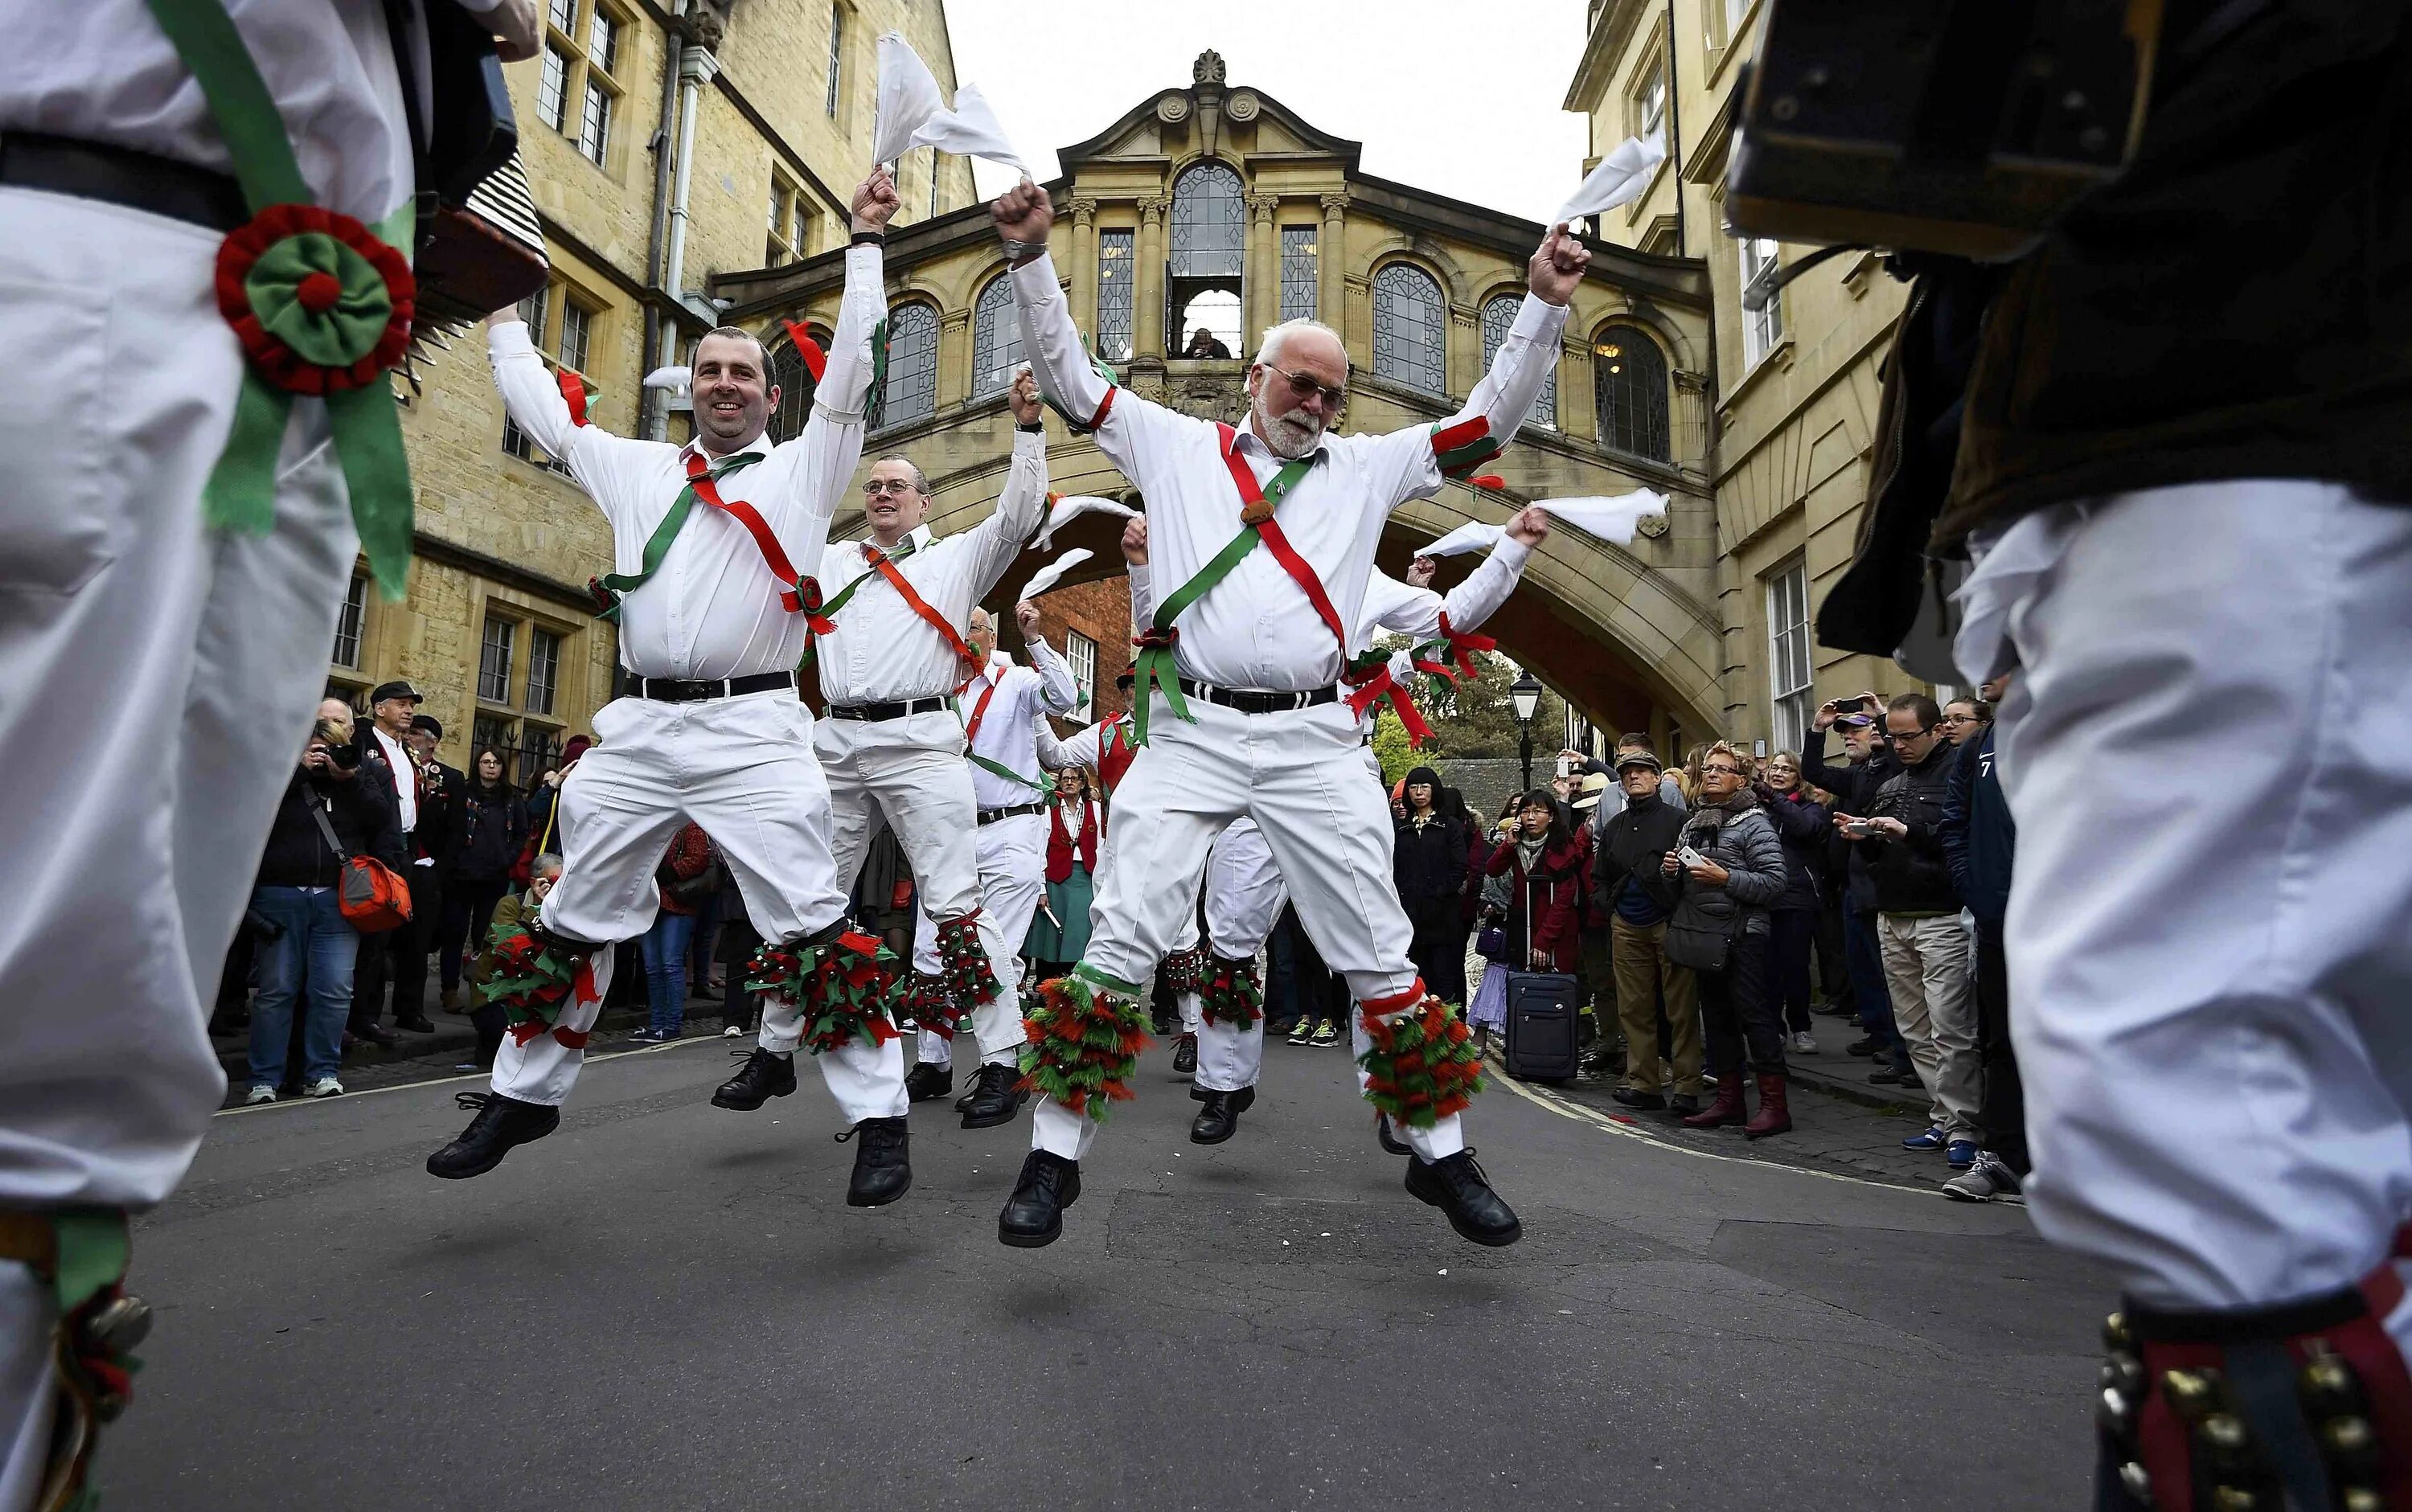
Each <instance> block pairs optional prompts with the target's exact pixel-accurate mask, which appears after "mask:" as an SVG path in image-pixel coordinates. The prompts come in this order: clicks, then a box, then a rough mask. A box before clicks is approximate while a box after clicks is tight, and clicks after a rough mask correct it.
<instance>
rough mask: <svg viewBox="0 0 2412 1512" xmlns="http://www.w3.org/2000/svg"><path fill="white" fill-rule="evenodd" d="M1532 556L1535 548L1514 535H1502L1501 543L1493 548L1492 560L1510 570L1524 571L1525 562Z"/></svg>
mask: <svg viewBox="0 0 2412 1512" xmlns="http://www.w3.org/2000/svg"><path fill="white" fill-rule="evenodd" d="M1532 557H1533V549H1532V548H1531V547H1529V546H1527V545H1525V544H1524V543H1523V542H1522V541H1520V540H1518V539H1517V538H1516V537H1515V536H1500V537H1499V544H1498V545H1496V546H1494V547H1493V548H1492V549H1491V560H1493V562H1496V563H1498V564H1499V565H1502V566H1504V567H1506V568H1507V569H1508V571H1510V572H1522V571H1523V570H1524V564H1525V563H1526V562H1529V561H1531V560H1532Z"/></svg>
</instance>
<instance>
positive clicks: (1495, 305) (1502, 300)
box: [1482, 294, 1566, 431]
mask: <svg viewBox="0 0 2412 1512" xmlns="http://www.w3.org/2000/svg"><path fill="white" fill-rule="evenodd" d="M1523 307H1524V299H1523V296H1522V295H1521V294H1493V296H1491V298H1489V299H1487V300H1485V301H1482V371H1483V372H1485V373H1488V372H1490V371H1491V360H1492V359H1493V358H1494V357H1496V356H1498V355H1499V348H1500V347H1502V346H1504V345H1507V344H1508V332H1509V331H1510V330H1514V329H1515V327H1516V315H1517V312H1519V311H1520V310H1522V309H1523ZM1494 313H1504V318H1502V319H1501V320H1499V321H1498V323H1497V324H1498V328H1499V333H1498V335H1497V336H1496V337H1495V338H1494V337H1493V335H1492V325H1493V319H1492V316H1493V314H1494ZM1565 355H1566V354H1565V352H1564V350H1563V349H1559V350H1558V351H1556V352H1555V354H1554V355H1553V356H1552V359H1551V361H1550V375H1549V377H1548V378H1547V379H1546V380H1544V381H1543V382H1542V384H1541V392H1540V397H1538V398H1537V399H1535V400H1534V401H1533V414H1532V417H1531V418H1532V423H1533V424H1535V425H1538V426H1540V427H1541V428H1542V429H1544V430H1547V431H1555V430H1556V429H1557V428H1558V368H1559V366H1560V365H1561V360H1562V359H1563V358H1564V357H1565Z"/></svg>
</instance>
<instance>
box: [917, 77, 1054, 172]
mask: <svg viewBox="0 0 2412 1512" xmlns="http://www.w3.org/2000/svg"><path fill="white" fill-rule="evenodd" d="M909 145H911V146H914V147H935V148H937V149H938V150H939V151H940V152H942V153H952V154H955V155H956V156H958V157H985V158H987V159H988V160H989V161H990V162H992V163H1003V164H1004V165H1006V166H1007V168H1011V169H1019V170H1020V171H1021V173H1022V177H1023V178H1028V177H1029V176H1030V170H1029V169H1026V168H1023V167H1022V159H1021V158H1019V157H1016V156H1014V155H1013V143H1011V142H1009V141H1007V140H1006V139H1005V127H1004V126H1002V125H998V124H997V119H996V111H995V110H992V109H990V107H989V103H988V97H987V96H986V95H982V94H981V93H980V92H979V86H978V85H977V84H965V85H964V86H963V88H961V89H959V90H956V91H955V108H954V109H953V110H940V111H939V112H938V113H937V114H935V115H934V116H932V117H931V118H930V119H929V120H928V121H926V122H924V123H923V124H922V125H921V127H920V129H919V130H918V131H916V132H914V133H913V139H912V141H911V143H910V144H909ZM883 161H884V159H883Z"/></svg>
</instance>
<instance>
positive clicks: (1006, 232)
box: [988, 179, 1055, 266]
mask: <svg viewBox="0 0 2412 1512" xmlns="http://www.w3.org/2000/svg"><path fill="white" fill-rule="evenodd" d="M988 213H989V214H990V216H991V217H992V218H993V219H994V220H995V222H996V234H997V235H999V236H1001V237H1003V238H1004V239H1005V240H1007V241H1008V242H1037V243H1038V244H1039V245H1041V246H1044V245H1045V244H1046V242H1047V230H1048V228H1050V227H1052V226H1053V225H1054V224H1055V202H1054V201H1053V200H1052V199H1050V198H1047V191H1046V190H1045V189H1042V188H1040V187H1039V186H1038V185H1037V184H1035V183H1031V182H1030V181H1029V180H1027V179H1024V180H1023V181H1022V183H1017V184H1015V185H1014V186H1013V187H1012V188H1010V189H1007V191H1005V193H1003V194H1001V195H999V196H997V197H996V199H995V201H994V202H993V203H992V204H991V205H990V206H989V207H988ZM1035 257H1037V253H1032V254H1031V255H1030V257H1023V258H1022V259H1020V261H1021V262H1028V261H1030V260H1032V258H1035ZM1019 265H1020V263H1017V264H1016V266H1019Z"/></svg>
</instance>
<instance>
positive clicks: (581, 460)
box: [486, 320, 650, 518]
mask: <svg viewBox="0 0 2412 1512" xmlns="http://www.w3.org/2000/svg"><path fill="white" fill-rule="evenodd" d="M486 360H487V361H488V362H489V363H491V364H492V365H493V370H494V387H495V389H498V390H500V392H501V393H502V396H503V409H504V411H505V412H506V413H507V414H508V415H509V416H510V418H511V423H512V424H513V425H516V426H518V427H519V428H520V429H521V430H522V431H523V432H525V433H527V437H528V439H529V440H531V441H534V442H535V443H536V444H537V446H539V447H541V448H544V449H545V451H546V452H547V453H548V454H550V455H552V456H555V457H558V458H560V459H561V460H562V462H564V463H566V465H567V466H568V468H569V476H570V477H574V478H576V479H577V480H578V482H579V485H580V486H581V487H582V488H584V489H585V490H586V492H587V493H588V494H589V495H590V496H591V497H593V499H594V500H595V502H596V504H597V505H599V506H601V507H602V510H603V513H604V515H605V517H606V518H613V511H614V508H615V506H616V503H617V501H616V499H615V498H614V496H613V494H612V491H611V490H610V487H609V483H610V473H609V469H608V468H607V467H606V466H605V465H604V459H605V456H606V454H607V453H608V452H609V451H610V448H612V447H613V446H614V445H615V444H616V445H619V446H645V445H650V443H645V442H629V441H623V440H621V438H620V437H618V436H615V435H612V434H611V433H609V432H607V431H603V430H600V429H598V428H597V427H596V426H594V425H581V424H579V423H578V422H577V421H575V420H573V419H571V418H569V402H568V401H567V400H566V399H564V398H562V397H561V380H560V379H559V378H558V377H556V376H554V374H553V370H552V365H551V364H549V363H547V362H546V361H545V360H544V359H543V358H542V357H541V356H539V355H538V354H537V349H536V344H535V343H534V342H532V341H530V340H529V339H528V329H527V324H526V322H524V321H520V320H512V321H507V322H506V323H505V324H502V325H499V326H489V327H488V328H487V329H486Z"/></svg>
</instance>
